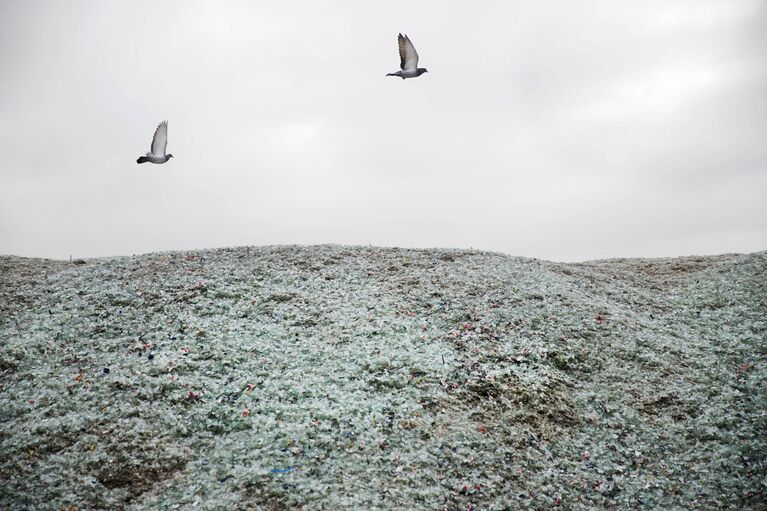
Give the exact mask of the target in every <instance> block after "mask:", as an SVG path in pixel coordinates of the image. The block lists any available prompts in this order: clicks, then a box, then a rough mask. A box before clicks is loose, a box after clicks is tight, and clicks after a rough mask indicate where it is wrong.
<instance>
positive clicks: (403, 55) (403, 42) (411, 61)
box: [397, 34, 418, 71]
mask: <svg viewBox="0 0 767 511" xmlns="http://www.w3.org/2000/svg"><path fill="white" fill-rule="evenodd" d="M397 43H398V45H399V67H400V68H401V69H402V70H403V71H415V70H416V68H417V67H418V52H417V51H415V46H413V43H412V42H410V38H409V37H408V36H406V35H402V34H400V35H399V37H397Z"/></svg>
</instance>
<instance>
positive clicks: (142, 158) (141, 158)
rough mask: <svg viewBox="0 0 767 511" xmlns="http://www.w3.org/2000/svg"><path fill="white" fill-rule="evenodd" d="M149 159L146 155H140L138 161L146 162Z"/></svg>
mask: <svg viewBox="0 0 767 511" xmlns="http://www.w3.org/2000/svg"><path fill="white" fill-rule="evenodd" d="M148 161H149V158H147V157H146V156H139V158H138V160H136V163H146V162H148Z"/></svg>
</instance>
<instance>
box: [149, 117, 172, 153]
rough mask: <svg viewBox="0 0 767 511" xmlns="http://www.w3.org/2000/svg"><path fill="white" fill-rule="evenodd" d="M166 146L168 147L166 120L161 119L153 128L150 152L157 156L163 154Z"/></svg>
mask: <svg viewBox="0 0 767 511" xmlns="http://www.w3.org/2000/svg"><path fill="white" fill-rule="evenodd" d="M166 147H168V121H162V122H161V123H160V124H159V126H157V129H156V130H154V137H153V138H152V150H151V152H152V154H155V155H158V156H165V148H166Z"/></svg>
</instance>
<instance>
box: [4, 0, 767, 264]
mask: <svg viewBox="0 0 767 511" xmlns="http://www.w3.org/2000/svg"><path fill="white" fill-rule="evenodd" d="M765 27H767V2H765V1H757V0H742V1H741V0H720V1H708V0H659V1H647V0H637V1H632V0H621V1H617V2H616V1H615V0H582V1H572V0H562V1H554V0H551V1H541V0H530V1H517V0H503V1H496V2H492V1H483V2H465V1H462V2H457V1H447V0H435V1H415V0H407V1H388V2H361V1H359V0H348V1H335V2H332V1H321V0H308V1H290V0H272V1H250V0H249V1H237V2H235V1H220V0H219V1H190V0H178V1H154V0H153V1H136V0H132V1H130V2H126V1H123V0H119V1H117V0H115V1H107V0H93V1H76V0H70V1H66V2H63V1H60V0H49V1H37V0H0V155H2V156H1V158H2V159H1V160H0V254H15V255H24V256H39V257H53V258H68V257H69V256H70V255H73V256H74V257H94V256H107V255H130V254H138V253H144V252H150V251H160V250H174V249H197V248H211V247H221V246H235V245H271V244H294V243H296V244H315V243H340V244H362V245H367V244H369V243H370V244H373V245H385V246H406V247H435V246H439V247H459V248H468V247H473V248H475V249H476V248H481V249H487V250H496V251H501V252H506V253H509V254H512V255H522V256H531V257H540V258H546V259H553V260H560V261H575V260H584V259H594V258H604V257H627V256H678V255H691V254H713V253H723V252H751V251H757V250H764V249H767V58H765V55H767V30H765ZM398 32H402V33H407V34H408V35H409V36H410V38H411V39H412V41H413V43H414V44H415V46H416V48H417V49H418V52H419V54H420V56H421V60H420V63H419V66H421V67H426V68H428V70H429V72H428V73H427V74H424V75H423V76H421V77H419V78H416V79H410V80H404V81H403V80H401V79H399V78H392V77H388V78H387V77H385V76H384V75H385V74H386V73H389V72H393V71H396V70H397V69H398V67H399V56H398V54H397V43H396V39H397V33H398ZM163 119H168V120H169V143H168V151H169V152H171V153H173V155H174V156H175V157H174V159H172V160H170V162H169V163H167V164H164V165H152V164H144V165H137V164H136V158H137V157H138V156H140V155H142V154H144V153H145V152H147V151H148V150H149V143H150V140H151V136H152V133H153V132H154V129H155V127H156V126H157V124H158V122H159V121H161V120H163Z"/></svg>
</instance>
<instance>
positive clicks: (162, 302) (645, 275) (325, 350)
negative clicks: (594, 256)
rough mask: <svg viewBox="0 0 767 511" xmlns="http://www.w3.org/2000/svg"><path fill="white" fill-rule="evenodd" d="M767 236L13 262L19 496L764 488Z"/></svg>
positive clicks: (141, 504)
mask: <svg viewBox="0 0 767 511" xmlns="http://www.w3.org/2000/svg"><path fill="white" fill-rule="evenodd" d="M765 275H767V255H766V254H765V253H760V254H751V255H745V256H740V255H726V256H716V257H698V258H679V259H655V260H612V261H598V262H591V263H583V264H558V263H550V262H544V261H538V260H532V259H521V258H513V257H508V256H504V255H499V254H492V253H483V252H476V251H448V250H401V249H380V248H356V247H355V248H349V247H337V246H317V247H266V248H236V249H222V250H209V251H192V252H184V253H167V254H151V255H146V256H139V257H123V258H109V259H95V260H88V261H85V262H84V264H73V263H69V262H61V261H48V260H33V259H23V258H15V257H2V258H0V339H2V344H1V345H0V411H1V413H2V425H0V479H2V481H3V483H2V485H1V486H2V487H0V508H3V509H5V508H8V509H57V510H58V509H67V508H68V506H72V507H73V508H75V509H161V508H168V509H172V508H183V509H186V508H191V507H197V508H199V509H294V508H300V507H301V506H304V508H305V509H441V508H443V507H444V508H447V509H472V508H473V509H510V508H511V509H525V508H530V509H549V508H551V507H552V506H555V505H560V506H562V507H563V508H565V509H605V508H614V509H640V508H642V509H658V508H665V509H670V508H675V507H684V508H696V509H720V508H752V509H758V508H760V506H761V505H762V503H763V502H764V499H765V490H766V489H767V488H766V487H765V485H766V484H767V479H766V478H765V476H766V475H767V472H766V469H765V454H766V453H767V434H766V433H767V429H766V428H765V426H766V422H767V419H766V417H765V403H767V394H766V391H765V376H766V375H767V370H766V369H765V351H767V342H765V336H766V335H767V321H766V319H765V318H767V277H765Z"/></svg>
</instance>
